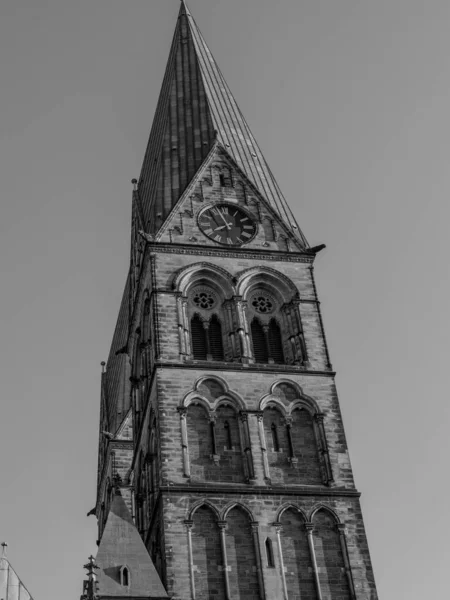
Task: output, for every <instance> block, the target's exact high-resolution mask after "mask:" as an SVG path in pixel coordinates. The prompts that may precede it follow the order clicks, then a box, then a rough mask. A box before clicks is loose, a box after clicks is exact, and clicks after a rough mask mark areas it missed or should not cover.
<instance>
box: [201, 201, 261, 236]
mask: <svg viewBox="0 0 450 600" xmlns="http://www.w3.org/2000/svg"><path fill="white" fill-rule="evenodd" d="M198 224H199V227H200V229H201V230H202V232H203V233H204V234H205V235H207V236H208V237H209V238H211V239H212V240H214V241H215V242H217V243H218V244H225V245H227V246H240V245H242V244H246V243H247V242H249V241H250V240H251V239H252V238H253V237H254V235H255V234H256V223H255V222H254V221H252V219H251V218H250V217H249V216H248V215H247V213H246V212H244V211H243V210H241V209H240V208H238V207H237V206H234V205H233V204H216V205H214V206H210V207H209V208H205V209H204V210H203V211H202V212H201V213H200V216H199V218H198Z"/></svg>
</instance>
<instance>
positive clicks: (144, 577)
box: [95, 493, 168, 600]
mask: <svg viewBox="0 0 450 600" xmlns="http://www.w3.org/2000/svg"><path fill="white" fill-rule="evenodd" d="M95 562H96V564H97V566H98V567H99V569H98V571H97V578H98V594H99V596H100V597H105V598H149V599H150V598H151V599H154V600H156V599H158V600H162V599H163V598H168V596H167V593H166V591H165V589H164V586H163V585H162V583H161V580H160V578H159V575H158V573H157V571H156V569H155V567H154V565H153V562H152V560H151V558H150V556H149V554H148V552H147V549H146V548H145V545H144V542H143V541H142V539H141V537H140V535H139V533H138V531H137V529H136V527H135V525H134V523H133V519H132V518H131V515H130V511H129V510H128V508H127V506H126V504H125V502H124V500H123V498H122V496H121V495H120V494H117V493H116V495H115V496H114V499H113V502H112V505H111V509H110V511H109V514H108V519H107V522H106V526H105V530H104V532H103V536H102V539H101V542H100V546H99V548H98V552H97V557H96V559H95ZM123 567H127V568H128V569H129V585H128V586H123V585H121V578H120V572H121V569H123Z"/></svg>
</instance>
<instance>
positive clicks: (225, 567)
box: [217, 521, 232, 600]
mask: <svg viewBox="0 0 450 600" xmlns="http://www.w3.org/2000/svg"><path fill="white" fill-rule="evenodd" d="M217 525H218V526H219V529H220V545H221V547H222V561H223V577H224V582H225V600H232V598H231V596H230V579H229V577H228V570H229V569H228V560H227V541H226V538H225V531H226V527H227V522H226V521H218V522H217Z"/></svg>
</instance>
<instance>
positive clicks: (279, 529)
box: [272, 522, 283, 535]
mask: <svg viewBox="0 0 450 600" xmlns="http://www.w3.org/2000/svg"><path fill="white" fill-rule="evenodd" d="M272 527H275V532H276V533H277V535H279V534H281V533H283V525H282V524H281V523H278V522H276V523H272Z"/></svg>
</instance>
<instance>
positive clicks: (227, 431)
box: [223, 421, 233, 450]
mask: <svg viewBox="0 0 450 600" xmlns="http://www.w3.org/2000/svg"><path fill="white" fill-rule="evenodd" d="M223 428H224V430H225V441H226V448H227V450H232V449H233V440H232V439H231V429H230V424H229V422H228V421H225V423H224V425H223Z"/></svg>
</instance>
